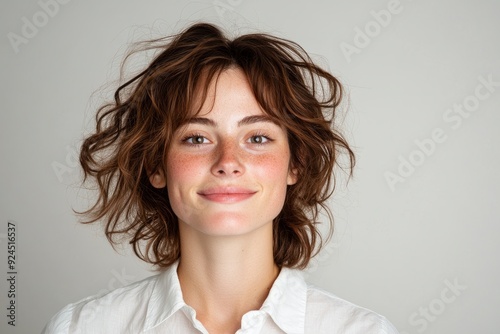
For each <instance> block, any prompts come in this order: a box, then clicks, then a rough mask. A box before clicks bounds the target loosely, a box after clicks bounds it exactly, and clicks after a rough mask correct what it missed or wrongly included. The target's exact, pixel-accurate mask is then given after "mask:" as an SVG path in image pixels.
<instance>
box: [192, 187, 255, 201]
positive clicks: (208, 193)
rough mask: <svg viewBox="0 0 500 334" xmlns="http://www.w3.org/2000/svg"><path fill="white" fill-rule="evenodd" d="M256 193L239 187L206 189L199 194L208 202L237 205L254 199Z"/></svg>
mask: <svg viewBox="0 0 500 334" xmlns="http://www.w3.org/2000/svg"><path fill="white" fill-rule="evenodd" d="M255 193H256V191H253V190H250V189H244V188H237V187H224V188H212V189H206V190H204V191H201V192H199V193H198V195H200V196H201V197H203V198H204V199H206V200H209V201H212V202H217V203H237V202H240V201H244V200H246V199H248V198H250V197H252V196H253V195H254V194H255Z"/></svg>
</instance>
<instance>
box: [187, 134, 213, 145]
mask: <svg viewBox="0 0 500 334" xmlns="http://www.w3.org/2000/svg"><path fill="white" fill-rule="evenodd" d="M182 141H183V142H185V143H188V144H190V145H202V144H207V142H208V139H207V138H205V137H204V136H201V135H191V136H188V137H185V138H184V139H183V140H182Z"/></svg>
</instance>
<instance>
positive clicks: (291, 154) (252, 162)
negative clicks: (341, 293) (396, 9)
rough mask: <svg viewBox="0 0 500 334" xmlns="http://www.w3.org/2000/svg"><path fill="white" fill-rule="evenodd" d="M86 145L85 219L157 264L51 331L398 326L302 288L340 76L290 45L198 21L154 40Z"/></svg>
mask: <svg viewBox="0 0 500 334" xmlns="http://www.w3.org/2000/svg"><path fill="white" fill-rule="evenodd" d="M154 43H157V44H158V45H159V46H158V45H157V44H155V47H158V50H160V52H159V54H158V55H157V56H156V57H155V59H154V60H153V61H152V62H151V64H150V65H149V66H148V67H147V68H146V69H145V70H144V71H143V72H141V73H140V74H138V75H137V76H136V77H134V78H133V79H131V80H130V81H128V82H126V83H125V84H124V85H122V86H121V87H119V88H118V90H117V91H116V93H115V101H114V102H113V103H111V104H108V105H105V106H103V107H102V108H101V109H100V110H99V112H98V114H97V127H96V132H95V133H94V134H92V135H90V136H89V137H88V138H86V140H85V141H84V143H83V145H82V150H81V155H80V162H81V164H82V167H83V170H84V173H85V177H86V178H88V177H91V178H93V179H95V180H96V181H97V184H98V186H99V189H100V193H99V198H98V200H97V201H96V203H95V205H94V206H93V207H92V208H91V209H90V210H89V211H88V212H86V214H88V215H89V219H88V221H87V222H89V223H91V222H96V221H98V220H103V221H105V222H106V235H107V237H108V239H109V240H110V241H111V242H114V241H115V239H114V237H115V236H122V235H126V236H128V237H129V238H130V243H131V244H132V245H133V247H134V251H135V253H136V254H137V255H138V256H139V257H140V258H141V259H143V260H145V261H147V262H149V263H152V264H153V265H155V266H156V267H157V268H158V269H160V270H161V273H160V274H158V275H156V276H153V277H150V278H147V279H145V280H143V281H140V282H137V283H134V284H132V285H129V286H126V287H124V288H120V289H117V290H114V291H112V292H110V293H108V294H106V295H104V296H100V297H90V298H87V299H85V300H82V301H80V302H77V303H75V304H71V305H68V306H67V307H65V308H64V309H63V310H61V311H60V312H59V313H58V314H57V315H56V316H55V317H54V318H53V319H52V320H51V321H50V323H49V324H48V325H47V326H46V329H45V331H44V332H45V333H142V332H145V333H235V332H237V333H397V331H396V330H395V329H394V327H393V326H392V325H391V324H390V323H389V322H388V321H387V320H386V319H385V318H384V317H382V316H380V315H378V314H376V313H374V312H371V311H369V310H366V309H363V308H361V307H358V306H355V305H353V304H351V303H348V302H346V301H344V300H341V299H339V298H337V297H336V296H334V295H332V294H329V293H327V292H324V291H321V290H319V289H317V288H315V287H312V286H310V285H307V284H306V283H305V282H304V280H303V278H302V276H301V274H300V271H299V270H298V269H303V268H305V267H306V266H307V264H308V262H309V260H310V259H311V257H312V256H313V255H314V254H315V252H316V251H317V250H319V248H320V246H321V244H322V242H321V237H320V235H319V233H318V230H317V227H316V223H317V221H316V219H317V216H318V210H319V209H320V208H321V207H323V208H324V209H326V210H327V212H329V211H328V208H326V207H325V206H324V203H325V201H326V199H327V198H328V197H329V196H330V195H331V193H332V188H333V187H332V185H333V181H334V180H333V178H332V172H333V167H334V165H335V164H336V163H337V161H336V159H337V156H338V153H339V152H340V151H345V152H347V153H348V156H349V158H350V165H349V168H352V167H353V165H354V154H353V152H352V150H351V149H350V147H349V145H348V144H347V142H346V141H345V140H344V139H343V137H342V136H341V135H340V134H339V133H338V132H337V130H336V129H332V127H333V120H334V116H335V110H336V108H337V106H338V105H339V103H340V99H341V96H342V89H341V85H340V83H339V82H338V81H337V80H336V79H335V78H334V77H333V76H332V75H331V74H329V73H328V72H326V71H324V70H322V69H321V68H319V67H318V66H316V65H314V64H313V62H312V61H311V60H310V58H309V57H308V56H307V54H306V53H305V52H304V51H303V50H302V49H301V48H300V47H299V46H298V45H297V44H295V43H293V42H290V41H287V40H283V39H279V38H276V37H273V36H269V35H265V34H250V35H243V36H240V37H238V38H236V39H234V40H229V39H227V38H226V37H224V36H223V35H222V33H221V31H220V30H219V29H218V28H216V27H215V26H213V25H209V24H203V23H201V24H195V25H193V26H191V27H189V28H188V29H186V30H185V31H183V32H182V33H180V34H179V35H177V36H174V37H173V38H171V39H168V40H167V42H166V43H165V40H156V41H154Z"/></svg>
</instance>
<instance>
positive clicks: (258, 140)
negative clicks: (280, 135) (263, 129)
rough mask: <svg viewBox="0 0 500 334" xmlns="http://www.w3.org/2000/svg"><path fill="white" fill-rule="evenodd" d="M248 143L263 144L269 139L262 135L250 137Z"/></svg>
mask: <svg viewBox="0 0 500 334" xmlns="http://www.w3.org/2000/svg"><path fill="white" fill-rule="evenodd" d="M249 140H250V143H252V144H265V143H267V142H268V141H269V140H270V139H269V138H268V137H266V136H264V135H255V136H252V137H250V139H249Z"/></svg>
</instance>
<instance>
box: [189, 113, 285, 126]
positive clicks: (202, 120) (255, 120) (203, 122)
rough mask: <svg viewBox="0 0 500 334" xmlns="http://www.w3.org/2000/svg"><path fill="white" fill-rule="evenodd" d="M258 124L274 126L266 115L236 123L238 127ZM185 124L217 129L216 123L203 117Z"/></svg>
mask: <svg viewBox="0 0 500 334" xmlns="http://www.w3.org/2000/svg"><path fill="white" fill-rule="evenodd" d="M260 122H270V123H273V124H276V122H274V121H273V120H272V119H271V118H270V117H269V116H267V115H253V116H247V117H244V118H243V119H241V120H239V121H238V126H243V125H249V124H254V123H260ZM185 124H201V125H207V126H212V127H215V128H216V127H217V123H216V122H215V121H213V120H211V119H210V118H205V117H192V118H190V119H188V120H187V121H186V123H185Z"/></svg>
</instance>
